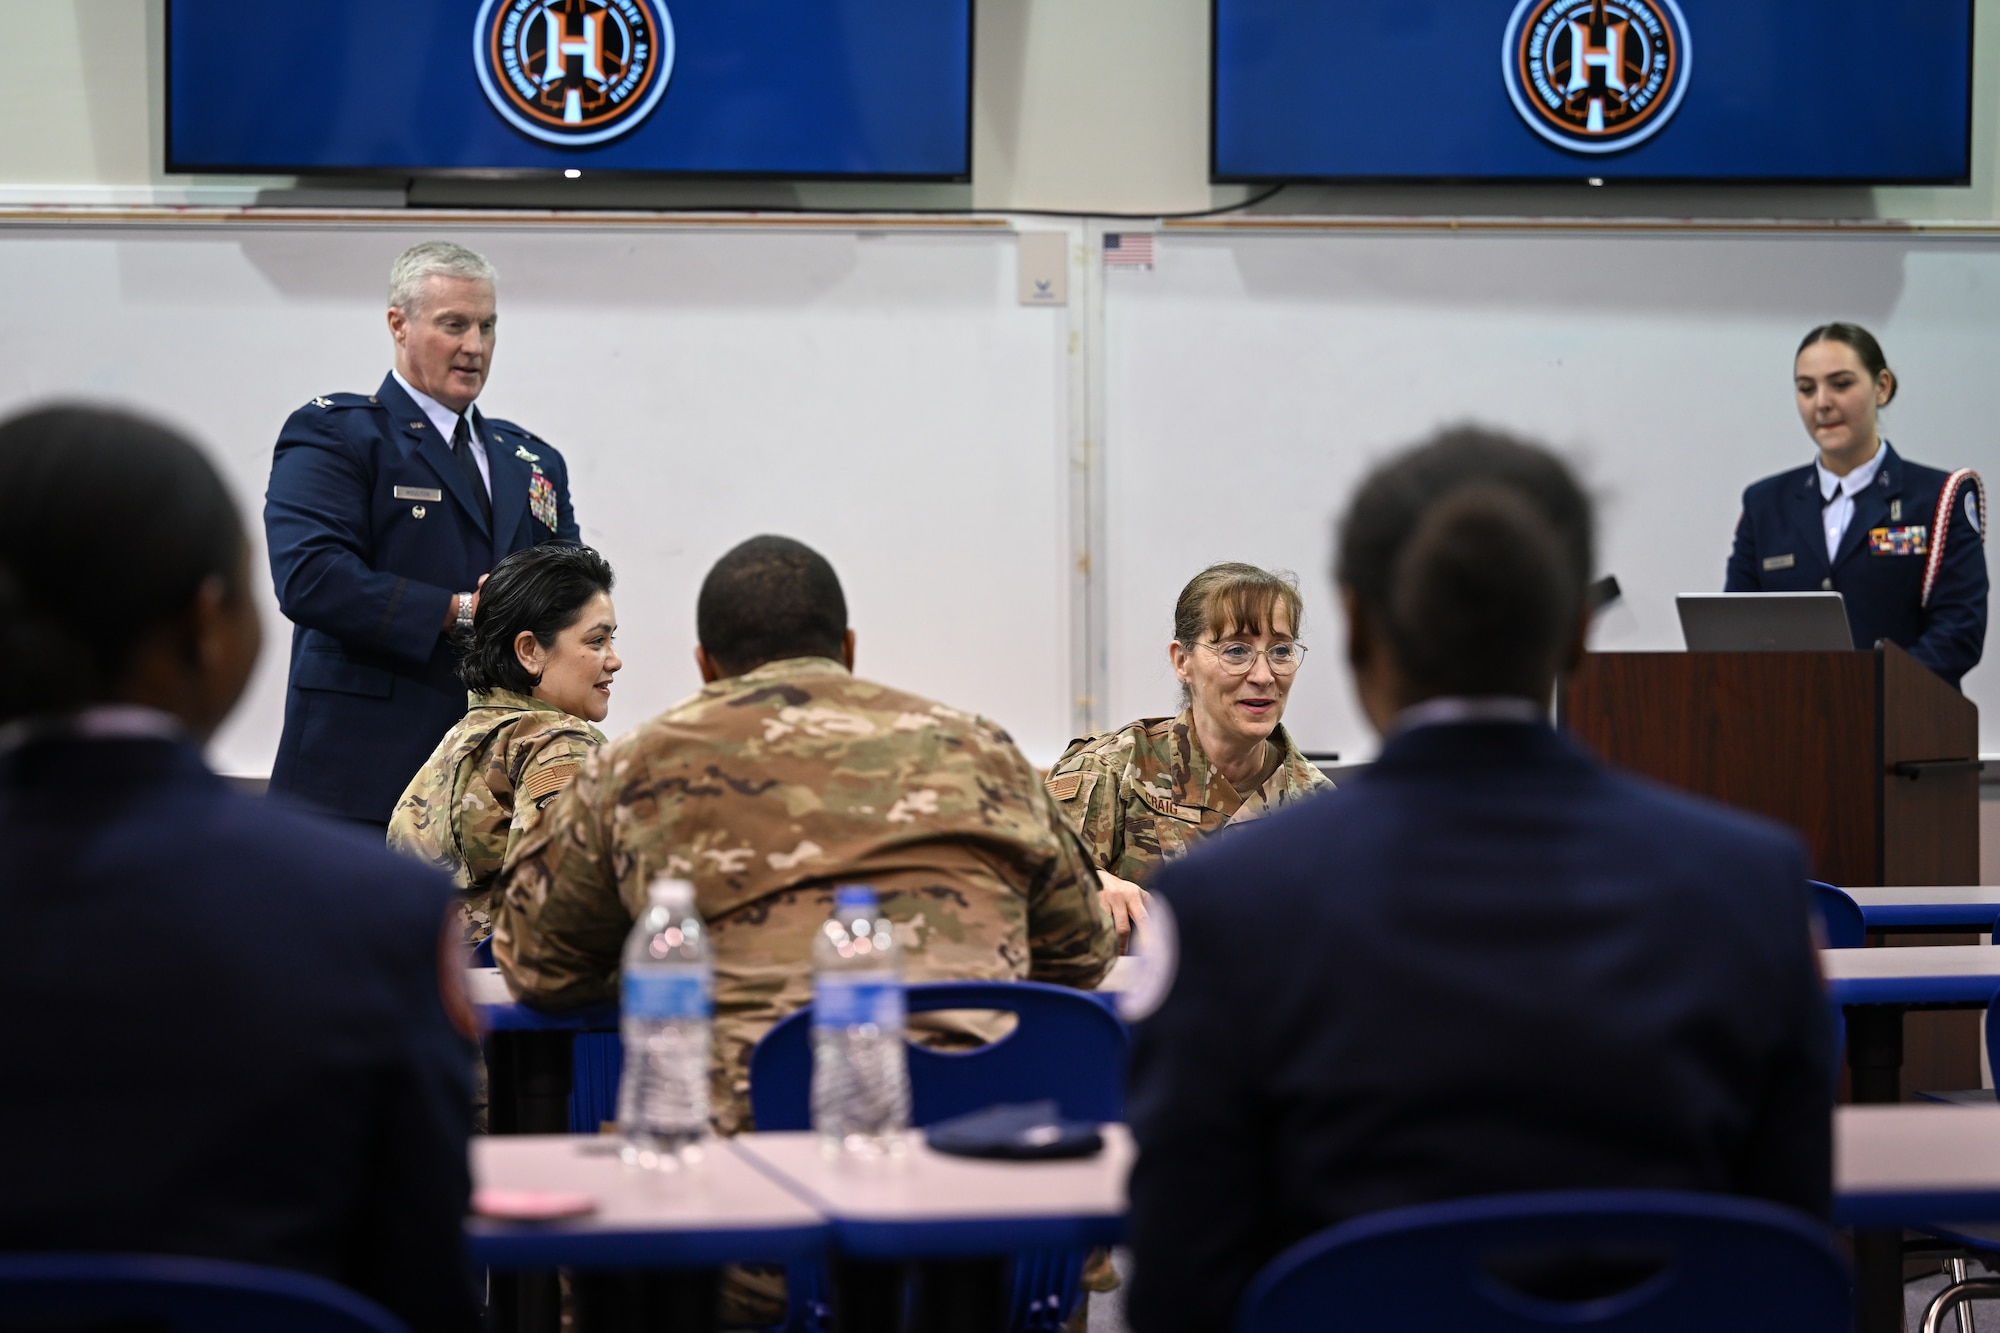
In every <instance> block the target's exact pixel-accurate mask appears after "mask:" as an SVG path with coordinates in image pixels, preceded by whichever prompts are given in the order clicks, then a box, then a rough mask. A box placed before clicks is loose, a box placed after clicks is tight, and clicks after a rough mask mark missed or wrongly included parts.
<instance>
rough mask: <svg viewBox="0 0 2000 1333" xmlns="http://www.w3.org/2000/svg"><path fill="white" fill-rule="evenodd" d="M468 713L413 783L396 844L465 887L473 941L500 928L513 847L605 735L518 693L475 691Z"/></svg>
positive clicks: (399, 812) (399, 813)
mask: <svg viewBox="0 0 2000 1333" xmlns="http://www.w3.org/2000/svg"><path fill="white" fill-rule="evenodd" d="M466 706H467V709H468V711H467V712H466V715H465V716H464V717H463V718H461V719H460V720H459V723H458V725H457V726H455V727H453V728H452V729H451V730H450V731H449V732H447V733H445V738H444V739H443V740H441V741H439V742H438V747H437V749H435V750H433V751H432V752H431V757H430V758H429V759H428V760H427V761H426V762H425V763H424V766H423V768H421V769H419V770H418V772H417V775H416V776H415V777H414V778H411V779H410V785H409V786H408V787H405V788H404V789H403V795H402V798H401V799H400V800H398V801H397V802H396V813H395V814H394V815H393V816H391V817H390V820H389V846H390V847H391V848H392V849H394V850H396V851H399V852H403V853H405V854H407V855H410V856H414V857H416V858H417V859H418V860H420V861H423V862H426V863H427V864H429V865H433V866H435V867H437V868H438V869H439V870H442V871H444V872H445V873H446V874H448V875H450V876H451V877H452V883H454V884H456V885H457V886H458V891H459V894H460V898H459V902H460V908H461V911H462V912H463V913H464V919H465V930H466V933H465V942H466V943H467V944H477V943H479V942H480V941H481V940H483V939H485V938H486V937H487V936H488V935H490V934H492V933H493V906H492V896H493V891H494V888H495V886H496V884H497V883H498V881H499V878H500V866H501V863H502V862H504V861H505V860H506V859H507V849H508V848H509V847H510V846H512V845H513V843H514V841H515V840H516V839H518V838H519V837H520V836H521V834H522V833H523V832H524V831H525V830H526V829H527V828H528V827H529V826H530V825H531V824H533V823H534V822H535V821H536V819H537V818H538V817H539V816H540V812H541V810H542V809H543V808H544V807H545V806H547V805H548V804H549V802H550V801H552V800H554V799H555V795H556V793H557V792H558V791H560V790H561V789H562V787H563V784H565V783H566V782H568V781H569V780H570V778H572V777H574V776H575V775H576V770H577V767H578V766H579V765H580V764H582V763H583V760H584V757H585V756H586V755H588V754H589V753H590V752H591V751H592V750H594V749H596V748H597V747H598V746H600V745H602V744H604V733H603V732H601V731H599V730H598V729H597V728H596V727H593V726H591V725H590V723H588V722H586V721H584V720H583V719H582V718H580V717H571V716H570V715H569V714H568V713H565V712H563V711H562V709H560V708H557V707H556V706H555V705H553V704H546V703H543V702H542V701H541V700H540V699H536V698H532V697H530V696H528V695H525V694H516V693H515V692H514V691H512V690H494V691H493V692H492V693H490V694H472V695H468V696H466Z"/></svg>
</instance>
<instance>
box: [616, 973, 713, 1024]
mask: <svg viewBox="0 0 2000 1333" xmlns="http://www.w3.org/2000/svg"><path fill="white" fill-rule="evenodd" d="M622 1001H623V1002H622V1004H621V1008H622V1010H623V1011H624V1012H625V1013H626V1014H628V1015H630V1016H632V1017H634V1018H707V1017H708V1016H709V1007H710V1006H709V998H708V978H706V977H703V976H688V975H681V976H670V977H657V976H656V977H648V976H632V975H630V974H629V973H628V974H627V975H626V977H625V980H624V993H623V997H622Z"/></svg>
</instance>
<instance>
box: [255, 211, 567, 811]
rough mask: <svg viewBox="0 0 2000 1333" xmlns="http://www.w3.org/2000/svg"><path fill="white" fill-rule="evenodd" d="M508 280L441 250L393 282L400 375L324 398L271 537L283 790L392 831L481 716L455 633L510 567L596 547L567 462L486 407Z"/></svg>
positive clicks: (290, 446) (308, 424) (287, 444)
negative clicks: (283, 667) (464, 726)
mask: <svg viewBox="0 0 2000 1333" xmlns="http://www.w3.org/2000/svg"><path fill="white" fill-rule="evenodd" d="M494 283H495V274H494V270H493V266H492V265H491V264H489V263H487V262H486V260H485V259H483V258H481V257H480V256H479V255H477V254H475V253H473V252H472V251H471V250H468V249H466V248H465V247H463V246H460V245H454V244H452V243H450V242H448V241H426V242H424V243H423V244H421V245H417V246H413V247H412V248H411V249H409V250H408V251H406V252H405V253H404V254H403V255H402V256H401V257H400V258H398V259H397V260H396V263H395V266H394V267H393V268H392V269H391V271H390V278H389V333H390V336H391V337H392V338H394V339H395V344H396V360H395V369H394V370H392V371H391V372H390V374H389V377H388V378H387V379H385V380H383V381H382V386H381V388H379V389H377V390H376V391H375V392H374V393H373V394H353V393H341V394H332V395H329V396H325V397H320V398H315V399H313V400H312V401H311V402H310V403H308V404H306V405H305V406H304V407H302V408H300V409H299V410H298V411H296V412H294V413H293V414H292V415H291V418H290V419H289V420H288V421H286V422H285V427H284V430H283V431H282V432H280V434H279V436H278V445H277V449H276V452H275V454H274V456H273V458H272V461H271V484H270V489H269V490H268V491H267V492H266V493H265V503H264V530H265V535H266V538H267V544H268V545H269V547H270V554H271V575H272V578H273V580H274V581H275V583H276V584H277V590H278V605H279V606H280V607H281V608H282V609H283V610H284V613H285V615H286V617H287V618H289V619H290V620H291V621H292V624H293V630H292V659H291V680H290V683H289V684H288V685H287V687H286V691H285V728H284V734H283V736H282V737H281V738H280V739H279V742H278V757H277V760H276V761H275V763H274V764H273V766H272V770H271V790H272V791H274V792H285V793H288V794H290V795H292V796H295V797H297V798H299V799H301V800H303V801H306V802H308V803H310V804H312V805H314V806H317V807H318V808H320V809H321V810H324V811H326V812H327V813H330V814H335V815H340V816H343V817H345V818H349V819H354V820H359V821H362V822H364V823H368V824H375V825H381V826H384V827H386V825H387V823H388V820H389V815H390V812H391V811H392V810H393V809H394V808H395V804H396V798H397V797H398V796H399V795H400V794H401V793H402V790H403V787H404V786H405V785H406V784H407V783H408V782H409V780H410V776H411V775H412V774H414V773H415V772H416V771H417V770H418V769H419V768H420V767H422V766H423V763H424V760H425V759H426V758H427V757H428V756H429V755H430V752H431V749H432V748H433V747H434V746H435V745H436V744H437V742H438V738H439V737H441V736H443V735H444V734H445V732H447V731H449V730H450V729H451V727H452V725H453V723H455V722H456V721H457V720H458V719H459V718H460V717H461V716H463V715H464V713H465V688H464V686H462V685H461V684H460V683H459V682H458V679H457V677H456V675H455V674H454V672H453V667H454V663H455V662H456V658H457V649H456V647H455V645H454V641H453V640H454V637H455V636H458V635H461V634H462V633H463V632H465V631H467V630H469V629H470V628H471V625H472V617H473V615H474V613H475V612H476V611H477V609H478V606H479V582H480V580H481V579H482V578H483V577H484V576H485V574H486V571H487V570H489V569H491V568H492V567H493V564H494V562H495V561H497V560H499V559H500V558H501V557H503V556H506V555H509V554H511V553H513V552H514V551H518V550H520V549H522V548H523V547H527V546H532V545H534V544H536V543H537V542H544V541H551V540H564V541H577V540H578V533H577V526H576V518H575V515H574V514H573V513H572V512H571V509H570V493H569V472H568V469H567V468H566V467H565V466H564V464H563V458H562V455H561V454H559V453H557V452H556V451H555V449H554V448H552V447H551V446H550V445H548V444H546V443H544V442H543V441H542V440H541V439H540V438H538V437H537V436H535V435H534V434H532V433H531V432H529V431H527V430H524V429H522V428H521V427H519V426H517V425H515V424H514V423H513V422H511V421H502V420H500V419H498V418H495V417H485V416H482V415H481V414H480V413H479V412H478V411H477V410H476V409H474V407H473V405H472V404H473V400H474V399H476V398H477V397H478V396H479V392H480V390H481V389H482V388H484V387H485V384H486V377H487V374H488V372H489V371H490V370H491V368H492V361H493V342H494V331H495V325H496V316H495V313H494V304H495V292H494Z"/></svg>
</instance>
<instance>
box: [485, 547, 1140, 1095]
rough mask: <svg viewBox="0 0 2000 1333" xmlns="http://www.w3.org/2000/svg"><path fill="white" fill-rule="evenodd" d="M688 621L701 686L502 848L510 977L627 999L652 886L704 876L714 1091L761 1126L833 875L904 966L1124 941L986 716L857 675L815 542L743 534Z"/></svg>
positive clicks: (556, 1001)
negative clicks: (628, 971) (628, 949)
mask: <svg viewBox="0 0 2000 1333" xmlns="http://www.w3.org/2000/svg"><path fill="white" fill-rule="evenodd" d="M696 621H697V630H698V633H699V637H700V646H699V647H698V648H697V649H696V651H695V661H696V664H697V666H698V667H699V668H700V671H701V677H702V679H703V681H705V682H707V683H706V684H705V685H704V686H703V688H702V690H701V692H700V693H698V694H696V695H694V696H693V697H691V698H689V699H687V700H685V701H683V702H682V703H679V704H677V705H675V706H674V707H672V708H670V709H668V710H667V711H666V712H664V713H662V714H660V715H659V716H658V717H655V718H653V719H652V720H650V721H648V722H645V723H642V724H641V725H640V726H639V727H638V728H636V729H635V730H633V731H632V732H630V733H628V734H626V735H625V736H622V737H620V738H618V739H617V740H615V741H612V742H611V743H610V744H608V745H606V746H604V747H603V748H602V749H599V750H598V751H596V752H595V753H593V754H592V755H591V756H590V758H589V759H588V760H586V761H585V762H584V765H583V768H582V771H581V772H580V773H578V775H577V777H576V780H575V781H574V782H573V783H572V784H571V785H570V786H569V787H568V788H567V789H565V790H564V791H563V793H562V794H561V795H560V796H559V797H558V798H557V799H556V802H555V804H554V805H552V806H551V807H550V808H549V809H548V811H547V812H546V813H545V814H544V815H543V817H542V820H541V821H540V823H539V824H537V825H536V826H535V827H534V828H532V829H530V830H529V831H528V832H527V833H526V834H525V835H524V836H523V837H522V838H521V840H520V841H519V842H518V843H517V844H516V846H515V848H514V850H513V852H512V853H511V854H510V857H509V860H508V865H507V869H506V871H505V873H504V875H503V887H504V893H503V898H502V900H501V902H500V904H499V914H498V918H497V920H496V921H495V925H494V935H493V954H494V959H495V961H496V962H497V963H498V964H499V965H500V968H501V970H502V972H503V973H504V974H505V976H506V979H507V984H508V987H509V988H510V989H511V990H512V991H513V993H514V994H515V996H516V997H517V998H519V999H520V1000H521V1001H523V1002H524V1003H528V1004H531V1005H537V1006H541V1007H545V1008H561V1007H569V1006H575V1005H583V1004H591V1003H596V1002H601V1001H606V1000H611V999H614V998H615V997H616V996H617V994H618V963H619V953H620V949H621V946H622V945H623V943H624V940H625V935H626V933H627V932H628V931H629V930H630V929H631V926H632V921H633V919H634V917H635V915H636V914H637V913H638V912H640V911H641V910H643V909H644V907H645V905H646V889H647V886H648V884H650V883H651V881H652V880H653V879H654V878H655V877H656V876H660V875H670V876H675V877H678V878H682V879H687V880H689V881H691V882H692V883H693V884H694V886H695V895H696V901H697V903H698V905H699V907H700V909H701V914H702V916H703V917H704V918H705V919H706V921H707V922H708V929H709V933H710V940H711V944H712V948H713V950H714V958H715V1026H714V1045H713V1052H714V1054H713V1061H712V1064H711V1068H710V1077H711V1086H712V1094H713V1095H712V1102H711V1104H712V1106H713V1108H714V1119H715V1127H716V1128H717V1130H718V1131H720V1132H722V1133H725V1134H730V1133H735V1132H737V1131H739V1130H743V1129H748V1128H750V1123H749V1122H750V1111H749V1103H748V1095H747V1094H748V1090H749V1078H748V1066H749V1057H750V1050H751V1048H752V1047H753V1046H754V1045H755V1044H756V1043H757V1041H758V1039H759V1038H761V1037H762V1036H763V1035H764V1034H765V1032H767V1031H769V1030H770V1028H771V1025H772V1024H774V1023H776V1022H777V1021H778V1020H779V1019H780V1018H783V1017H784V1016H785V1015H786V1014H789V1013H791V1012H792V1011H793V1010H795V1009H798V1008H799V1007H801V1006H802V1005H804V1004H805V1003H807V1001H808V1000H809V999H810V998H811V993H812V963H811V958H812V939H813V936H814V935H815V934H816V933H817V932H818V931H819V929H820V927H821V926H822V925H823V924H824V923H825V921H826V918H827V915H828V913H829V912H830V911H831V909H832V903H833V891H834V889H835V887H836V886H838V885H842V884H849V883H857V884H867V885H869V886H871V887H873V888H874V889H875V891H876V893H877V894H879V895H880V897H881V902H882V907H883V910H884V913H885V914H886V915H887V916H888V917H889V918H890V919H891V920H892V921H893V922H894V923H895V929H896V937H897V942H898V944H900V945H901V946H902V947H903V949H904V950H905V953H904V969H905V975H906V977H907V978H908V979H909V980H911V981H937V980H1013V979H1017V978H1023V977H1025V978H1030V979H1033V980H1036V981H1047V982H1055V983H1058V984H1063V985H1070V986H1078V987H1090V986H1095V985H1096V984H1097V983H1098V981H1099V980H1101V979H1102V978H1103V977H1104V975H1105V974H1106V973H1107V972H1108V971H1109V970H1110V968H1111V964H1112V962H1113V960H1114V958H1115V956H1116V946H1115V935H1114V933H1113V928H1112V923H1111V918H1110V916H1109V914H1108V913H1107V911H1106V909H1105V907H1104V906H1103V905H1102V904H1101V903H1100V902H1099V898H1098V883H1097V876H1096V872H1095V870H1094V868H1093V867H1092V866H1091V864H1090V861H1089V859H1088V857H1087V855H1086V854H1085V852H1084V849H1083V847H1082V846H1081V845H1080V844H1079V843H1078V841H1077V839H1076V837H1075V835H1074V834H1072V833H1071V832H1070V831H1069V829H1068V828H1067V827H1065V826H1064V824H1063V821H1062V817H1061V815H1060V813H1059V812H1058V811H1057V810H1056V808H1055V806H1054V804H1053V803H1052V802H1051V801H1050V800H1049V797H1048V794H1047V792H1045V791H1044V790H1043V788H1042V784H1041V782H1040V781H1039V780H1038V778H1037V777H1036V774H1035V770H1034V769H1033V768H1032V767H1030V766H1029V764H1028V761H1027V760H1026V758H1024V757H1023V756H1022V754H1021V752H1020V751H1019V750H1018V749H1016V748H1015V746H1014V742H1013V741H1012V740H1011V739H1010V738H1009V737H1008V735H1007V733H1006V732H1004V731H1002V730H1001V729H1000V728H999V727H998V726H995V725H994V724H993V723H991V722H989V721H987V720H985V719H984V718H980V717H977V716H974V715H973V714H971V713H966V712H961V711H959V710H958V709H955V708H950V707H947V706H945V705H944V704H940V703H933V702H931V701H930V700H928V699H923V698H919V697H917V696H916V695H913V694H909V693H906V692H905V691H902V690H898V689H895V688H893V687H891V686H888V685H881V684H877V683H875V682H873V681H869V680H865V679H862V678H861V677H858V676H855V675H853V674H852V673H851V667H852V664H853V661H854V632H853V631H852V630H851V629H849V628H848V626H847V603H846V600H845V598H844V596H843V595H842V592H841V588H840V581H839V579H838V578H837V577H836V576H835V574H834V572H833V568H832V566H830V565H829V564H828V563H827V562H826V560H825V559H823V558H822V557H821V556H820V555H819V554H818V553H817V552H815V551H813V550H812V549H811V548H809V547H806V546H804V545H801V544H800V543H798V542H796V541H792V540H790V539H789V538H784V537H769V536H766V537H754V538H752V539H750V540H749V541H747V542H744V543H743V544H742V545H740V546H738V547H736V548H735V549H734V550H732V551H730V552H729V553H728V554H727V555H725V556H723V557H722V559H721V560H720V561H718V562H717V563H716V565H715V567H714V568H713V569H712V570H710V571H709V574H708V577H707V579H706V581H705V582H704V583H703V584H702V588H701V594H700V599H699V603H698V605H697V609H696ZM966 1021H967V1022H968V1023H972V1022H976V1020H972V1019H967V1020H966ZM914 1026H915V1025H914V1024H913V1027H914ZM967 1034H968V1036H970V1038H971V1039H973V1040H978V1039H980V1038H979V1035H978V1029H977V1028H976V1027H968V1028H967Z"/></svg>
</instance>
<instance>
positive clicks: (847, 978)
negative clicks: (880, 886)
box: [812, 885, 910, 1156]
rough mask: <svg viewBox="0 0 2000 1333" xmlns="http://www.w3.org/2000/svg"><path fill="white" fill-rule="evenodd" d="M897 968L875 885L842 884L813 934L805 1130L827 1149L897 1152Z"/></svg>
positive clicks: (905, 1087) (906, 1083)
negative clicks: (808, 1103)
mask: <svg viewBox="0 0 2000 1333" xmlns="http://www.w3.org/2000/svg"><path fill="white" fill-rule="evenodd" d="M903 1029H904V1011H903V968H902V959H901V957H900V955H899V954H898V951H897V949H896V937H895V935H894V933H893V932H892V931H891V929H890V925H889V918H887V917H885V916H883V915H882V909H881V907H880V905H879V904H877V902H876V901H875V891H874V890H873V889H870V888H867V887H865V886H862V885H844V886H842V887H841V888H839V889H837V890H835V891H834V895H833V915H832V916H830V917H828V918H827V920H826V924H825V925H824V926H822V927H821V928H820V933H819V935H818V937H817V938H815V939H814V940H813V1017H812V1038H813V1071H812V1117H813V1128H814V1129H815V1130H817V1131H819V1134H820V1140H821V1142H822V1143H823V1144H824V1145H825V1147H826V1148H827V1150H828V1151H830V1152H847V1153H853V1154H856V1155H861V1156H881V1155H884V1154H892V1153H897V1152H900V1151H902V1146H903V1133H904V1131H906V1130H907V1129H909V1127H910V1062H909V1055H908V1053H907V1052H906V1051H905V1050H904V1047H903Z"/></svg>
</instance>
